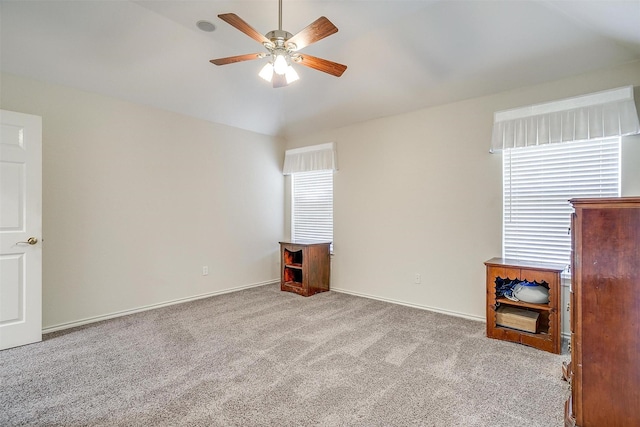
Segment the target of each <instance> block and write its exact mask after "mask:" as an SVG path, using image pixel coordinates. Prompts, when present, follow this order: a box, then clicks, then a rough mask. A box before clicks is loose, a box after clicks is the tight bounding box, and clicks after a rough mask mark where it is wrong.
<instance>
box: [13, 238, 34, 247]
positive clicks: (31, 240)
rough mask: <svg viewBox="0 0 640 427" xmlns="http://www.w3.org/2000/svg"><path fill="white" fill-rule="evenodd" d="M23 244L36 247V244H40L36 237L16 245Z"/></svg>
mask: <svg viewBox="0 0 640 427" xmlns="http://www.w3.org/2000/svg"><path fill="white" fill-rule="evenodd" d="M21 243H27V244H29V245H35V244H36V243H38V239H36V238H35V237H29V238H28V239H27V241H26V242H17V243H16V245H19V244H21Z"/></svg>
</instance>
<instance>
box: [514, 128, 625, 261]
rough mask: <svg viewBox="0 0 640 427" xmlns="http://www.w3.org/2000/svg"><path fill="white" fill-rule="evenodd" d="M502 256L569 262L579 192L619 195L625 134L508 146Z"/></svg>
mask: <svg viewBox="0 0 640 427" xmlns="http://www.w3.org/2000/svg"><path fill="white" fill-rule="evenodd" d="M503 190H504V194H503V196H504V198H503V200H504V209H503V213H504V220H503V246H502V247H503V256H504V257H505V258H515V259H520V260H527V261H538V262H549V263H560V264H569V262H570V256H571V236H570V234H569V228H570V226H571V213H572V208H571V206H570V204H569V202H568V200H569V199H572V198H577V197H618V196H620V138H609V139H596V140H589V141H582V142H570V143H563V144H548V145H541V146H532V147H522V148H514V149H509V150H504V151H503Z"/></svg>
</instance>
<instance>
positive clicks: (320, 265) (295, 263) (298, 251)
mask: <svg viewBox="0 0 640 427" xmlns="http://www.w3.org/2000/svg"><path fill="white" fill-rule="evenodd" d="M330 246H331V243H330V242H328V243H290V242H280V264H281V267H280V268H281V276H280V290H282V291H288V292H295V293H296V294H300V295H302V296H305V297H309V296H311V295H313V294H317V293H318V292H325V291H328V290H329V276H330V272H331V259H330Z"/></svg>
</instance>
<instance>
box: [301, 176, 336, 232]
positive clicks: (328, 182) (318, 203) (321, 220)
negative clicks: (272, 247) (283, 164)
mask: <svg viewBox="0 0 640 427" xmlns="http://www.w3.org/2000/svg"><path fill="white" fill-rule="evenodd" d="M291 184H292V209H291V237H292V239H293V241H294V242H307V243H314V242H331V241H333V170H320V171H311V172H296V173H293V174H292V175H291Z"/></svg>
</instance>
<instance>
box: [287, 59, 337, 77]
mask: <svg viewBox="0 0 640 427" xmlns="http://www.w3.org/2000/svg"><path fill="white" fill-rule="evenodd" d="M296 63H297V64H300V65H304V66H305V67H309V68H313V69H314V70H318V71H322V72H323V73H327V74H331V75H332V76H336V77H340V76H341V75H342V73H344V71H345V70H346V69H347V66H346V65H342V64H338V63H337V62H332V61H327V60H326V59H322V58H317V57H315V56H311V55H306V54H300V61H297V62H296Z"/></svg>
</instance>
